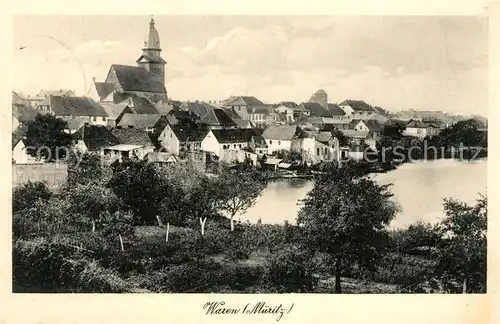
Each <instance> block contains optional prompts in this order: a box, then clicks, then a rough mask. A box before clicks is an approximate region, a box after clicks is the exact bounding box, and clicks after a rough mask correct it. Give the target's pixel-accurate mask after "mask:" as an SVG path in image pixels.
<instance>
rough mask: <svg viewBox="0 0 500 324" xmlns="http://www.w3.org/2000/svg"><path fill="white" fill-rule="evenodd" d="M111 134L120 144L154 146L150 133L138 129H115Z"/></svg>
mask: <svg viewBox="0 0 500 324" xmlns="http://www.w3.org/2000/svg"><path fill="white" fill-rule="evenodd" d="M111 134H113V136H114V137H116V138H117V139H118V142H119V143H120V144H127V145H143V146H154V145H153V142H152V141H151V138H150V137H149V135H148V133H147V132H146V131H144V130H142V129H138V128H113V129H112V130H111Z"/></svg>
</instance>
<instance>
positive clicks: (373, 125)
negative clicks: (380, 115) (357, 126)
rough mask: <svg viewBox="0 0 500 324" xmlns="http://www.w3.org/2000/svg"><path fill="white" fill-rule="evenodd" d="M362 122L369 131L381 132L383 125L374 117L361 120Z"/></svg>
mask: <svg viewBox="0 0 500 324" xmlns="http://www.w3.org/2000/svg"><path fill="white" fill-rule="evenodd" d="M363 123H364V124H365V125H366V127H368V129H369V130H370V131H372V132H375V133H378V132H381V131H382V129H383V126H382V125H381V124H380V122H379V121H378V120H376V119H367V120H363Z"/></svg>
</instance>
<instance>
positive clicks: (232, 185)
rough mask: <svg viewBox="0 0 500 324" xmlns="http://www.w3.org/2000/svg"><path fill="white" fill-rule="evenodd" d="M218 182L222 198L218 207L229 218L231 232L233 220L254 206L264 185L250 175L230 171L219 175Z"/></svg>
mask: <svg viewBox="0 0 500 324" xmlns="http://www.w3.org/2000/svg"><path fill="white" fill-rule="evenodd" d="M218 182H219V186H220V188H221V197H222V199H221V201H220V203H219V206H218V207H219V209H220V210H222V211H223V212H225V213H226V214H227V215H228V217H229V218H230V220H231V230H233V229H234V224H233V218H234V217H235V216H236V215H238V214H243V213H244V212H245V211H246V210H247V209H248V208H250V207H252V206H253V205H254V204H255V202H256V201H257V198H258V197H259V196H260V195H261V194H262V191H263V190H264V188H265V183H264V182H263V181H259V180H257V179H255V177H253V176H252V174H250V173H246V172H230V171H228V172H224V173H223V174H221V175H220V177H219V179H218Z"/></svg>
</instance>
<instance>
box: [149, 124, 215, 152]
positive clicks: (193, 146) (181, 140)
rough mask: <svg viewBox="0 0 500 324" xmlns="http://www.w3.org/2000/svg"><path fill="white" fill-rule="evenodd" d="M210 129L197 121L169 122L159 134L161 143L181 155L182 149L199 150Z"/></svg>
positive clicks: (168, 149)
mask: <svg viewBox="0 0 500 324" xmlns="http://www.w3.org/2000/svg"><path fill="white" fill-rule="evenodd" d="M207 132H208V129H207V128H206V127H203V126H202V125H199V124H196V123H188V122H181V123H176V124H167V125H166V126H165V128H164V129H163V131H162V132H161V134H160V135H159V136H158V141H159V144H160V146H161V147H162V148H164V149H166V150H167V151H168V152H170V153H172V154H175V155H179V154H180V152H181V151H188V152H190V151H197V150H200V148H201V141H202V140H203V138H204V137H205V135H206V134H207Z"/></svg>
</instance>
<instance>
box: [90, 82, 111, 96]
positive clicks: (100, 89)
mask: <svg viewBox="0 0 500 324" xmlns="http://www.w3.org/2000/svg"><path fill="white" fill-rule="evenodd" d="M94 85H95V90H96V91H97V94H98V95H99V98H101V100H102V99H104V98H106V97H107V96H109V95H110V94H111V93H112V92H113V90H114V89H115V85H114V84H113V83H107V82H94Z"/></svg>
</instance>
